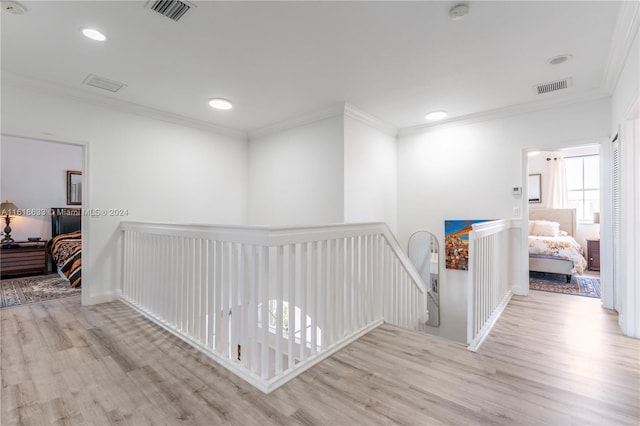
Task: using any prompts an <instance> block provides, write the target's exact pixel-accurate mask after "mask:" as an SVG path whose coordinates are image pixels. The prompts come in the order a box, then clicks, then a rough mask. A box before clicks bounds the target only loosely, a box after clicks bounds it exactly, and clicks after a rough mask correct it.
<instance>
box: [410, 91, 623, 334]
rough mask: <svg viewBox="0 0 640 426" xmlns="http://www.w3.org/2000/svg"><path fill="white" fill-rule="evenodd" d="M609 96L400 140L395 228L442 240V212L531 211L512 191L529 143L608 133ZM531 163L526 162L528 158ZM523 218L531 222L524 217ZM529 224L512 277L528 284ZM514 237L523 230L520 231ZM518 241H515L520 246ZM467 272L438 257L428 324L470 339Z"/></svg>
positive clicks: (506, 214)
mask: <svg viewBox="0 0 640 426" xmlns="http://www.w3.org/2000/svg"><path fill="white" fill-rule="evenodd" d="M610 114H611V110H610V100H609V99H601V100H597V101H591V102H585V103H581V104H574V105H570V106H563V107H557V108H553V109H547V110H541V111H535V112H530V113H526V114H521V115H517V116H512V117H507V118H501V119H495V120H491V121H484V122H478V123H470V124H466V125H464V124H463V125H458V126H451V125H443V126H438V127H432V128H430V129H429V130H428V131H426V132H424V133H420V134H414V135H406V136H402V137H400V138H399V140H398V151H397V155H398V166H397V168H398V236H399V239H400V242H401V244H403V246H406V242H407V240H408V238H409V236H410V235H411V233H413V232H414V231H415V230H418V229H426V230H429V231H431V232H433V233H434V234H435V235H436V236H437V237H438V240H439V241H440V245H441V250H442V245H443V243H444V220H445V219H501V218H511V217H512V216H513V208H514V207H518V208H519V209H520V211H521V212H522V213H523V216H522V218H523V219H525V220H526V219H528V201H527V199H526V198H525V197H523V196H514V195H511V187H512V186H524V184H525V182H524V181H525V180H526V170H524V169H526V167H523V155H526V154H524V153H523V150H524V149H533V148H537V149H545V148H546V149H549V148H551V147H553V148H558V147H564V146H571V145H577V144H581V143H584V142H585V141H590V142H593V141H594V140H598V139H604V138H606V136H607V135H608V133H609V129H610ZM525 164H526V163H525ZM525 223H526V222H525ZM525 228H526V227H524V228H523V230H522V231H524V233H523V232H521V235H520V241H519V243H520V256H519V257H516V260H515V262H516V263H518V262H521V263H522V265H514V271H521V272H520V273H519V274H517V276H515V277H513V278H512V279H513V280H515V282H513V284H514V286H515V288H519V289H521V290H524V289H525V288H528V281H527V275H526V269H527V266H526V261H527V260H526V259H527V254H526V229H525ZM515 240H516V241H517V240H518V238H517V236H516V238H515ZM516 249H517V248H516ZM466 280H467V273H466V272H463V271H457V270H448V269H444V264H442V265H441V277H440V282H441V287H440V314H441V326H440V327H438V328H432V329H430V332H432V333H434V334H438V335H441V336H444V337H447V338H450V339H453V340H457V341H459V342H464V341H465V340H466V306H467V287H466Z"/></svg>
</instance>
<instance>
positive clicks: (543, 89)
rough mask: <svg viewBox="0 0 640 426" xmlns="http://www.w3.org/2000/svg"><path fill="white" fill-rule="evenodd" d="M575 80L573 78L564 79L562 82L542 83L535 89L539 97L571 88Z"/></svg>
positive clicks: (534, 87)
mask: <svg viewBox="0 0 640 426" xmlns="http://www.w3.org/2000/svg"><path fill="white" fill-rule="evenodd" d="M572 83H573V79H572V78H571V77H568V78H563V79H562V80H556V81H549V82H547V83H540V84H536V85H535V86H533V89H534V90H535V91H536V93H537V94H538V95H542V94H544V93H549V92H555V91H558V90H564V89H568V88H569V87H571V85H572Z"/></svg>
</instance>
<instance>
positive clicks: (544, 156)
mask: <svg viewBox="0 0 640 426" xmlns="http://www.w3.org/2000/svg"><path fill="white" fill-rule="evenodd" d="M601 163H602V157H601V145H600V143H599V142H591V143H585V144H583V145H577V146H571V147H563V148H558V149H549V148H545V149H539V150H533V149H530V150H525V152H524V154H523V170H524V171H525V172H524V173H525V179H524V182H525V185H526V186H525V188H524V193H525V194H527V197H526V198H524V204H525V206H524V210H526V215H523V216H524V217H525V218H526V219H527V221H529V219H530V216H534V217H535V218H536V219H546V218H545V217H544V214H546V213H544V214H543V215H542V216H541V214H542V213H543V212H552V213H553V212H554V211H557V209H558V208H561V207H564V208H570V209H574V210H575V221H574V222H575V224H574V225H573V226H571V225H566V224H565V225H563V227H564V229H559V230H550V233H552V234H554V236H553V237H554V238H555V236H558V237H559V238H566V239H570V238H569V237H573V241H572V242H564V241H563V244H566V247H569V245H570V246H571V247H572V248H570V249H569V248H567V249H566V250H564V249H563V250H562V251H563V252H565V253H562V254H566V255H567V256H568V257H574V256H575V259H574V260H572V261H564V262H565V264H566V265H568V266H564V267H559V268H558V267H556V265H557V264H560V263H562V260H561V259H547V258H545V257H548V256H549V255H554V256H557V255H558V254H560V253H559V252H560V251H561V250H559V249H558V246H557V242H549V243H545V244H547V245H546V246H543V243H541V242H539V241H538V239H543V238H546V237H543V236H541V235H535V234H538V233H537V232H535V231H532V229H531V228H532V226H531V225H533V226H534V227H535V225H536V223H537V222H530V221H529V222H528V223H529V225H530V226H529V232H527V234H529V235H530V238H529V240H530V241H531V240H532V239H535V241H534V242H533V243H532V242H529V243H528V246H529V247H538V246H541V247H539V248H540V251H539V252H538V254H537V255H533V254H529V252H530V251H531V250H533V249H531V248H527V257H528V258H529V263H530V265H534V264H535V266H533V268H534V269H531V267H532V266H530V268H529V270H530V272H529V289H531V290H542V291H548V292H555V293H563V294H571V295H577V296H586V297H591V298H598V299H599V298H601V297H602V294H603V289H602V283H601V281H600V266H601V265H600V263H601V255H600V250H601V248H600V217H601V207H602V205H603V203H602V201H601V199H602V197H603V196H605V193H606V192H607V190H606V187H605V186H604V185H603V177H602V176H601V173H600V169H601V167H600V165H601ZM532 182H534V183H535V184H536V185H534V187H532V185H531V183H532ZM532 195H533V196H532ZM531 211H533V213H535V214H532V215H530V212H531ZM546 220H550V219H546ZM534 229H535V228H534ZM551 231H553V232H551ZM558 231H559V232H558ZM523 232H524V231H523ZM532 234H533V236H531V235H532ZM560 234H563V235H562V236H560ZM564 234H567V235H564ZM532 244H533V245H532ZM574 246H575V247H576V250H575V253H568V252H569V250H571V251H574V250H573V247H574ZM579 253H582V256H581V258H579V257H578V254H579ZM530 256H533V258H530ZM582 258H583V259H582ZM556 260H558V262H556ZM547 264H548V266H545V265H547ZM541 265H542V266H541ZM572 269H573V270H572Z"/></svg>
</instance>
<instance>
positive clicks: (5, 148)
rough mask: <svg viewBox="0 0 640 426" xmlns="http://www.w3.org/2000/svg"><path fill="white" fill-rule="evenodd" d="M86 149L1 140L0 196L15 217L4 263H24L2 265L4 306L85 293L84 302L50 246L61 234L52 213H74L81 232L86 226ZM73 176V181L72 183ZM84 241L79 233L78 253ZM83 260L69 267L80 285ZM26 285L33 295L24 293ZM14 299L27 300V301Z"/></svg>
mask: <svg viewBox="0 0 640 426" xmlns="http://www.w3.org/2000/svg"><path fill="white" fill-rule="evenodd" d="M86 150H87V147H86V145H85V144H82V143H69V142H64V141H52V140H46V139H41V138H37V137H25V136H15V135H5V134H2V135H0V161H1V166H2V167H1V173H0V174H1V176H0V178H1V179H0V182H1V185H0V197H1V198H2V200H3V203H5V200H6V201H8V202H9V203H11V205H12V206H15V211H12V212H11V213H12V214H11V216H10V228H11V237H10V240H12V241H9V239H8V238H7V240H6V241H4V242H3V243H4V244H3V245H2V251H3V258H5V259H7V258H16V259H18V258H19V259H18V260H16V262H18V263H17V264H16V263H12V266H9V264H8V263H7V262H3V265H2V266H3V268H2V269H1V270H0V272H1V273H2V294H3V298H2V304H4V305H8V304H14V305H15V304H24V303H31V302H38V301H43V300H49V299H52V298H66V297H70V296H78V295H80V294H82V296H81V297H82V298H84V297H85V295H84V294H83V293H86V292H83V291H81V286H79V285H78V286H75V287H72V286H71V284H70V283H71V281H70V280H69V277H67V276H66V275H65V273H64V272H61V271H59V269H60V268H58V267H56V264H55V263H56V262H55V261H54V260H53V257H52V256H51V253H50V251H49V247H50V246H51V244H50V241H51V239H52V236H54V234H53V233H55V232H56V230H55V229H54V228H55V226H54V225H53V215H52V214H51V212H52V211H54V209H55V210H60V209H72V208H75V209H76V210H75V211H76V212H77V214H78V217H77V218H76V222H77V228H78V231H80V228H81V226H82V225H84V222H85V221H84V220H83V219H82V205H81V204H78V202H79V200H86V197H87V185H86V163H87V158H86V157H87V155H86ZM70 175H73V178H74V180H72V181H69V176H70ZM70 195H71V198H69V196H70ZM70 203H71V204H70ZM3 218H4V216H3ZM3 222H4V221H3ZM82 239H84V236H83V234H82V233H80V234H79V236H78V238H77V240H76V242H75V244H76V246H78V250H79V249H80V247H81V246H82V244H81V241H82ZM5 254H6V256H5ZM80 258H81V255H80V254H79V253H78V255H77V259H78V262H76V263H77V264H76V265H74V268H68V269H76V271H75V276H76V279H74V280H73V282H76V283H78V280H77V277H79V276H80V275H81V272H80V267H79V266H80V262H79V259H80ZM60 259H61V258H60ZM5 263H6V265H5ZM68 263H69V265H71V264H72V263H73V262H68ZM36 264H37V265H36ZM15 265H18V266H19V268H18V269H19V270H18V269H15V268H14V266H15ZM76 266H77V268H76ZM12 268H13V269H12ZM72 278H73V277H72ZM16 286H17V287H16ZM22 286H26V287H25V289H27V290H28V291H27V290H25V291H22V290H20V288H22ZM5 293H6V294H5ZM9 294H12V295H13V296H11V297H10V296H9ZM15 295H23V296H24V297H23V299H24V300H21V298H20V297H17V296H15ZM70 300H71V299H70Z"/></svg>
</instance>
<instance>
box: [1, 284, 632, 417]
mask: <svg viewBox="0 0 640 426" xmlns="http://www.w3.org/2000/svg"><path fill="white" fill-rule="evenodd" d="M0 317H1V319H2V321H1V332H2V336H1V343H2V346H1V362H2V365H1V374H2V395H1V402H2V407H1V415H2V417H1V421H0V423H1V424H2V425H3V426H4V425H12V424H24V425H47V424H96V425H107V424H132V425H145V424H158V425H161V424H168V425H174V424H198V425H212V424H233V425H253V424H257V425H268V424H287V425H288V424H305V425H310V424H318V425H365V424H408V425H430V424H447V425H459V424H505V425H516V424H523V425H533V424H545V425H560V424H567V425H569V424H597V425H616V424H630V425H638V424H639V422H640V414H639V404H640V401H639V388H640V382H639V380H640V379H639V356H640V355H639V354H640V344H639V343H640V341H638V340H635V339H630V338H627V337H624V336H622V335H621V333H620V331H619V329H618V327H617V324H616V317H615V315H614V314H612V313H610V312H608V311H605V310H603V309H602V308H601V307H600V302H599V300H595V299H588V298H583V297H577V296H566V295H558V294H551V293H543V292H536V291H533V292H532V294H531V296H529V297H526V298H524V297H514V298H513V300H512V301H511V303H510V304H509V306H508V307H507V309H506V310H505V312H504V314H503V316H502V318H501V319H500V321H499V322H498V324H497V325H496V328H495V329H494V331H493V332H492V334H491V335H490V336H489V337H488V339H487V340H486V341H485V343H484V344H483V346H482V347H481V349H480V351H479V352H478V353H472V352H469V351H468V350H466V349H465V348H464V347H462V346H460V345H457V344H455V343H452V342H449V341H446V340H443V339H440V338H437V337H432V336H426V335H422V334H419V333H414V332H408V331H404V330H400V329H397V328H394V327H390V326H386V325H385V326H382V327H380V328H378V329H376V330H374V331H373V332H371V333H369V334H368V335H366V336H364V337H363V338H361V339H360V340H358V341H357V342H355V343H353V344H352V345H350V346H349V347H347V348H345V349H344V350H342V351H340V352H339V353H337V354H336V355H334V356H332V357H331V358H329V359H328V360H326V361H324V362H322V363H321V364H319V365H317V366H316V367H314V368H312V369H310V370H309V371H307V372H305V373H304V374H302V375H301V376H299V377H298V378H296V379H294V380H293V381H291V382H289V383H288V384H286V385H285V386H283V387H281V388H280V389H278V390H277V391H275V392H273V393H272V394H270V395H264V394H262V393H261V392H259V391H257V390H255V389H254V388H252V387H251V386H249V385H248V384H246V383H244V382H243V381H242V380H240V379H238V378H237V377H235V376H234V375H232V374H230V373H228V372H227V371H226V370H224V369H223V368H222V367H219V366H218V365H216V364H215V363H214V362H212V361H210V360H209V359H208V358H206V357H205V356H203V355H201V354H199V353H198V352H197V351H196V350H194V349H192V348H190V347H189V346H188V345H186V344H184V343H182V342H181V341H179V340H178V339H176V338H175V337H173V336H171V335H170V334H169V333H167V332H165V331H163V330H161V329H160V328H158V327H156V326H155V325H153V324H152V323H150V322H148V321H147V320H145V319H144V318H142V317H140V316H139V315H137V314H136V313H135V312H134V311H132V310H131V309H129V308H128V307H127V306H125V305H124V304H122V303H120V302H112V303H107V304H102V305H98V306H94V307H81V306H80V304H79V299H78V298H68V299H60V300H55V301H49V302H45V303H40V304H33V305H27V306H23V307H17V308H11V309H3V310H0Z"/></svg>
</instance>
